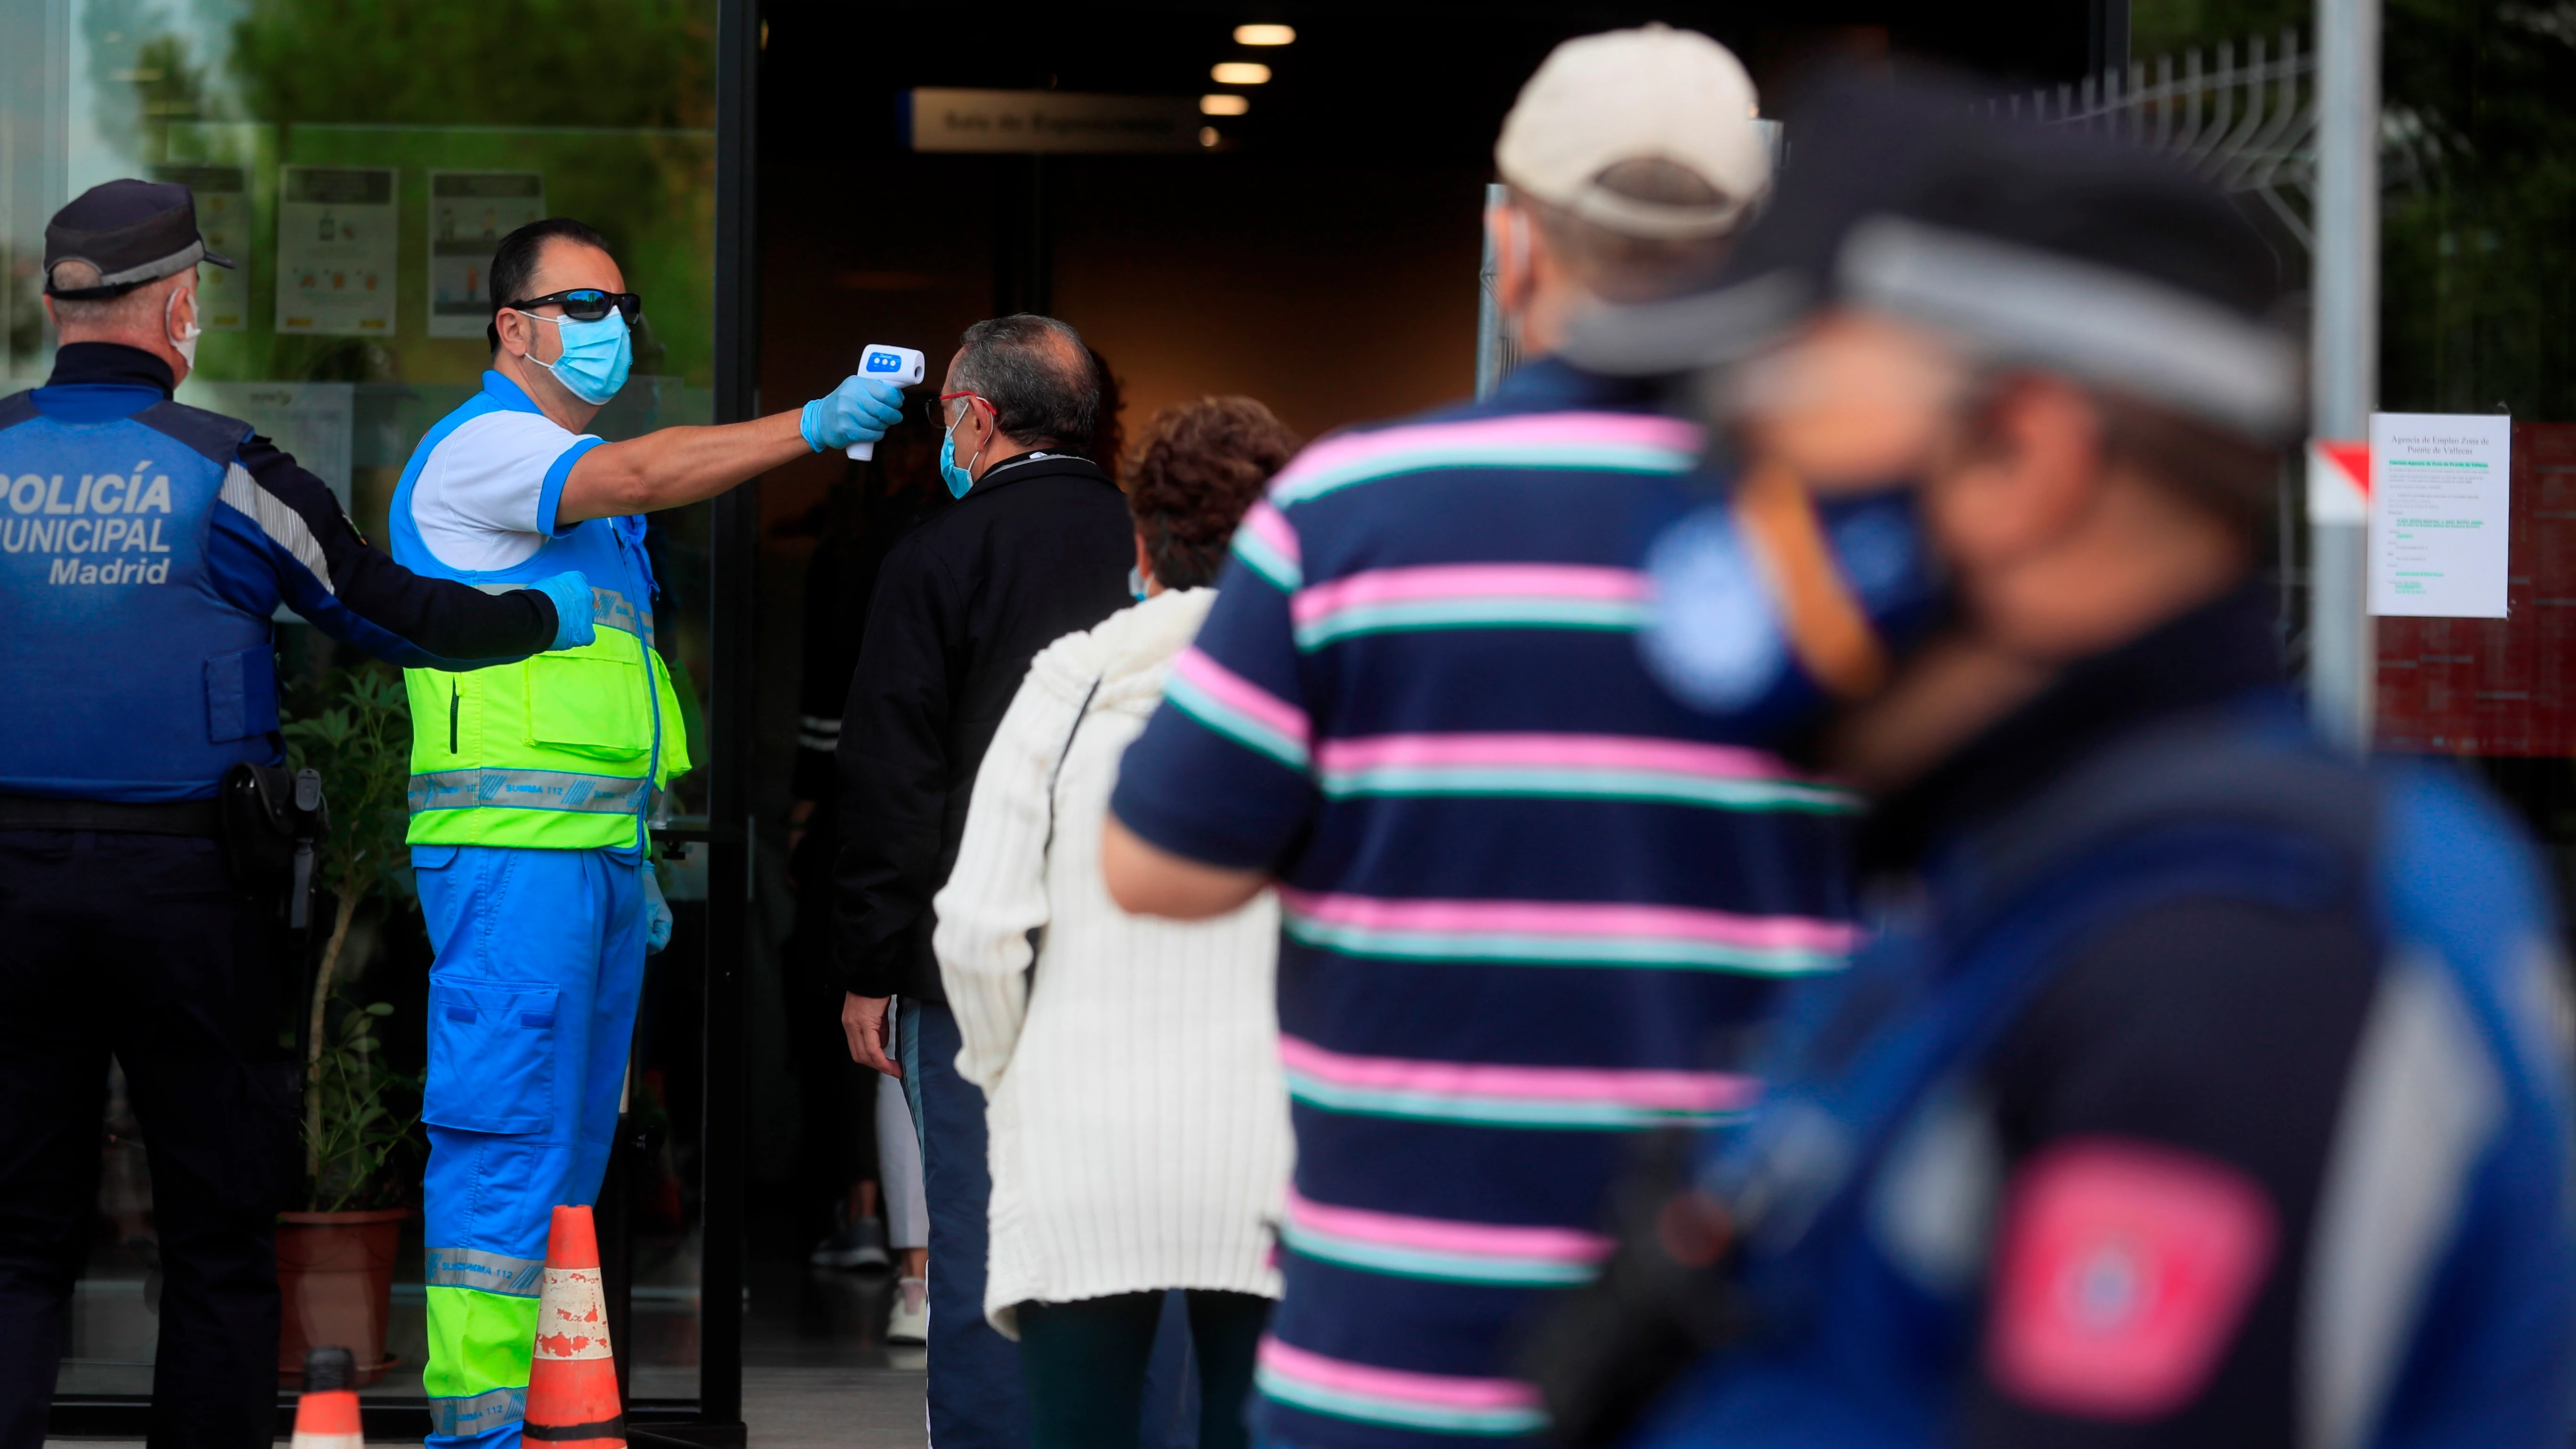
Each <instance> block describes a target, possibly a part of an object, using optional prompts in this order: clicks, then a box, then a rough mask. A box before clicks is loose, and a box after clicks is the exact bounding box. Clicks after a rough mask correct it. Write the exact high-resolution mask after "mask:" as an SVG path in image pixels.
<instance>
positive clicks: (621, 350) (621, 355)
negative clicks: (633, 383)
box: [519, 310, 635, 407]
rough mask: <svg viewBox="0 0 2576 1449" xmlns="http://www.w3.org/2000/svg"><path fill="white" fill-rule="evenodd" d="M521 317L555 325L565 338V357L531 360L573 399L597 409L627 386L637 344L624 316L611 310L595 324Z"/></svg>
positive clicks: (556, 318)
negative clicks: (539, 360)
mask: <svg viewBox="0 0 2576 1449" xmlns="http://www.w3.org/2000/svg"><path fill="white" fill-rule="evenodd" d="M519 315H520V316H522V317H536V319H537V320H538V321H540V322H552V323H553V324H555V331H556V332H557V333H559V334H560V335H561V336H562V337H563V356H561V357H558V358H556V359H555V360H554V361H552V362H537V359H536V358H535V357H534V356H533V355H532V356H530V357H529V358H528V360H529V361H530V362H537V366H539V367H542V368H544V369H545V370H546V371H548V372H551V373H553V374H554V375H555V381H557V382H560V383H562V384H563V385H564V388H565V390H566V391H568V392H570V393H571V394H572V395H573V396H574V397H577V398H580V399H581V400H582V401H583V402H586V403H588V404H590V405H591V406H592V407H598V406H600V405H602V404H604V403H606V402H607V401H608V400H609V399H610V398H613V397H615V396H617V390H618V389H619V388H621V387H624V386H625V385H626V370H627V369H628V368H630V367H632V366H634V365H635V343H634V339H633V338H632V337H630V336H629V335H628V333H627V330H626V316H625V314H624V313H622V312H617V311H613V310H612V311H611V312H610V313H609V314H608V315H607V316H605V317H602V318H600V319H599V320H598V321H596V322H580V321H576V320H574V319H573V318H570V317H538V316H537V314H536V313H534V312H522V313H520V314H519Z"/></svg>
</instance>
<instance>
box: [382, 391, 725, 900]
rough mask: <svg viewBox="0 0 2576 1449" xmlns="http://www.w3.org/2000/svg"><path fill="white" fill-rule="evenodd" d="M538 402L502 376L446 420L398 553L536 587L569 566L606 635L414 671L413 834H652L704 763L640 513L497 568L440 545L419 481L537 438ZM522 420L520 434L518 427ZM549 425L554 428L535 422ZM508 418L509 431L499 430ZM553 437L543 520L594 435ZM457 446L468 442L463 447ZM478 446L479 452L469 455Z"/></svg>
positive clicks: (433, 837) (398, 491)
mask: <svg viewBox="0 0 2576 1449" xmlns="http://www.w3.org/2000/svg"><path fill="white" fill-rule="evenodd" d="M504 414H530V415H538V416H542V415H541V414H538V409H537V405H536V404H535V403H534V402H531V401H530V400H529V399H528V395H527V394H526V393H525V392H523V391H521V390H520V388H519V386H518V384H516V383H514V382H512V381H510V380H509V379H508V378H506V377H504V376H502V375H501V374H500V373H498V372H486V373H485V374H483V390H482V391H481V392H480V393H478V394H476V395H475V396H474V397H472V398H470V399H468V400H467V401H466V402H465V404H464V405H463V406H461V407H459V408H457V409H456V411H454V412H452V413H449V414H448V415H447V416H446V417H444V418H441V419H440V420H439V421H438V422H437V423H436V424H435V425H433V426H432V427H431V428H430V430H429V432H428V433H427V434H425V435H424V436H423V437H422V438H421V440H420V445H419V446H418V447H416V448H414V449H413V450H412V455H411V461H410V462H409V463H407V464H405V465H404V467H403V474H402V481H401V482H400V483H398V484H397V485H396V486H395V488H394V498H393V507H392V508H391V509H390V510H389V514H388V517H387V519H386V522H387V525H388V527H389V531H390V532H391V533H392V535H393V538H392V544H393V555H394V558H395V560H396V561H397V562H399V563H401V564H402V565H403V566H404V567H405V568H408V569H410V570H412V571H413V572H415V573H420V574H426V575H432V576H435V577H441V578H451V579H460V580H462V581H464V582H466V583H470V584H479V585H483V586H485V587H489V588H524V587H526V586H527V585H530V584H533V583H535V582H537V581H538V580H539V579H543V578H548V577H550V576H552V575H555V574H560V573H564V572H566V571H568V570H579V571H580V572H581V574H582V575H583V577H585V578H587V579H589V580H590V586H591V587H590V592H591V602H592V618H593V623H594V624H595V626H596V637H595V638H594V639H593V641H592V642H591V643H589V644H585V645H583V646H582V647H581V648H578V649H565V650H560V651H557V652H555V653H551V654H539V655H537V656H535V657H533V658H530V659H526V660H523V661H521V662H519V663H517V664H499V665H494V666H492V667H490V668H487V669H477V670H473V671H471V672H468V673H462V674H455V673H449V672H448V671H446V670H443V669H406V670H404V671H403V679H404V682H405V683H406V684H407V685H409V687H410V692H411V830H410V836H409V838H410V841H411V843H412V844H414V845H509V846H530V847H535V848H538V849H543V850H590V849H597V848H600V847H603V846H607V847H615V846H630V845H631V846H641V845H643V844H644V843H645V820H646V817H647V815H648V813H649V811H650V807H651V804H652V796H653V792H654V791H655V790H657V789H661V788H663V787H665V786H667V785H669V784H670V783H671V779H672V777H673V776H675V775H678V774H680V773H681V772H683V771H685V770H687V769H688V768H689V740H688V730H687V728H686V727H685V726H683V725H682V724H681V722H680V706H679V699H678V697H677V696H676V695H674V694H673V693H672V690H671V677H670V674H669V672H668V671H667V670H665V669H664V668H663V665H662V658H661V656H660V655H659V654H656V653H655V652H654V651H653V614H652V608H653V568H652V564H651V563H650V562H649V561H648V560H647V558H646V557H645V553H644V520H643V519H641V518H632V517H630V518H591V519H585V520H583V521H581V522H579V523H575V524H572V525H570V526H569V527H565V528H562V529H560V530H558V531H556V532H553V533H551V534H549V535H548V536H547V537H546V539H545V541H544V542H543V543H541V544H540V545H538V547H537V549H536V551H535V552H534V553H531V554H530V555H528V556H527V557H526V558H524V559H522V560H520V561H518V562H517V563H514V564H511V565H509V566H508V567H505V568H498V569H466V568H458V567H455V566H453V565H451V564H449V563H448V562H447V561H445V560H443V559H441V558H439V557H438V555H437V554H436V553H435V552H434V551H432V550H431V548H430V547H429V545H428V542H427V540H425V539H424V538H423V537H422V536H421V533H420V527H419V523H418V520H417V519H416V518H415V517H414V516H413V511H412V492H413V489H414V487H415V486H416V485H417V484H418V483H419V481H420V478H421V475H422V472H423V470H424V469H425V468H428V467H429V466H431V464H432V463H433V461H434V460H438V459H441V458H442V457H444V458H448V460H449V462H448V463H447V464H442V465H441V466H449V465H452V464H455V463H457V462H458V461H460V458H461V460H462V461H463V462H465V463H467V464H470V466H471V467H472V468H473V469H478V470H482V471H489V470H490V469H491V468H492V467H494V466H495V465H494V461H493V458H492V457H491V456H490V454H489V452H488V449H490V448H491V447H492V446H493V439H494V438H496V437H497V438H501V439H503V440H505V441H506V440H507V439H510V438H521V437H524V436H525V435H526V433H527V431H528V428H527V420H526V419H514V418H510V417H507V416H496V415H504ZM510 424H517V425H518V427H517V428H516V430H515V431H513V430H512V429H511V428H509V427H507V426H504V425H510ZM534 426H535V427H536V429H537V430H538V431H539V432H544V431H547V430H548V427H549V425H547V424H544V423H537V424H535V425H534ZM496 429H498V431H496ZM551 431H552V432H553V433H554V434H556V435H558V436H560V437H561V438H562V439H564V440H566V442H565V443H564V444H555V443H548V444H547V445H546V446H547V447H549V448H552V449H553V451H552V452H551V453H550V454H548V453H540V454H539V455H538V456H536V457H535V458H534V459H533V460H532V463H533V466H534V467H536V468H538V469H541V470H542V471H543V474H544V476H543V477H542V479H539V480H536V481H537V483H538V486H539V499H540V501H539V504H538V507H537V518H538V526H539V527H540V528H541V529H551V528H553V527H554V525H555V505H556V501H557V500H558V499H559V498H560V497H561V496H562V491H563V486H564V480H565V479H566V477H568V476H569V475H570V473H571V471H572V466H573V464H574V463H575V462H576V461H577V460H578V459H579V458H580V457H581V456H582V454H584V453H586V452H588V451H589V450H590V449H591V448H594V447H597V446H599V443H600V440H599V439H598V438H595V437H589V436H582V437H579V438H575V437H574V435H572V434H571V433H569V432H565V431H564V430H562V429H560V428H553V429H551ZM449 450H457V451H456V453H454V454H451V453H450V451H449ZM469 455H470V456H469Z"/></svg>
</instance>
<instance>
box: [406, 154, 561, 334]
mask: <svg viewBox="0 0 2576 1449" xmlns="http://www.w3.org/2000/svg"><path fill="white" fill-rule="evenodd" d="M545 214H546V178H545V177H544V175H543V174H541V173H539V172H535V171H432V172H431V173H429V335H430V336H432V337H480V336H482V335H483V329H484V327H485V326H486V325H487V324H489V323H490V322H491V320H492V302H493V297H492V288H491V281H492V275H491V274H492V252H493V250H494V249H495V248H497V247H499V246H500V244H501V238H503V237H505V236H508V235H509V234H510V233H512V232H514V231H517V230H518V229H519V228H521V227H523V226H526V225H527V224H528V223H529V222H532V221H536V220H539V219H541V218H542V217H544V216H545ZM501 300H503V301H517V300H519V299H517V298H515V297H511V298H502V299H501Z"/></svg>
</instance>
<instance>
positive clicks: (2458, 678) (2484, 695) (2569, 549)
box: [2373, 422, 2576, 760]
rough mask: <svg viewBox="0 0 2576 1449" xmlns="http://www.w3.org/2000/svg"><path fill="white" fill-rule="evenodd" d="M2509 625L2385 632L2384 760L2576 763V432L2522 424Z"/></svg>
mask: <svg viewBox="0 0 2576 1449" xmlns="http://www.w3.org/2000/svg"><path fill="white" fill-rule="evenodd" d="M2509 526H2510V527H2511V529H2512V530H2513V546H2512V554H2513V571H2512V573H2511V574H2510V575H2509V576H2508V577H2507V578H2506V580H2505V588H2506V591H2507V598H2508V600H2509V601H2510V602H2509V604H2508V608H2507V612H2506V616H2505V617H2504V618H2501V619H2461V618H2451V619H2406V618H2390V619H2381V620H2379V621H2378V626H2377V628H2376V629H2375V630H2374V631H2373V633H2374V634H2375V635H2376V636H2377V644H2378V654H2379V691H2378V692H2379V705H2378V709H2377V711H2376V724H2377V727H2378V733H2379V744H2380V747H2381V748H2382V749H2390V750H2417V751H2425V752H2430V753H2438V754H2458V755H2508V756H2525V757H2538V758H2547V759H2562V760H2563V759H2567V758H2570V757H2576V423H2530V422H2516V423H2515V424H2514V425H2513V509H2512V520H2511V523H2510V525H2509Z"/></svg>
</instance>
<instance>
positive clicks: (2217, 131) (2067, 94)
mask: <svg viewBox="0 0 2576 1449" xmlns="http://www.w3.org/2000/svg"><path fill="white" fill-rule="evenodd" d="M1986 105H1987V109H1988V110H1990V111H1992V112H1994V113H1995V114H1997V115H2003V116H2013V117H2023V118H2029V119H2035V120H2037V121H2039V122H2041V123H2043V124H2046V125H2054V126H2074V127H2080V128H2082V129H2084V130H2088V131H2105V132H2111V133H2114V134H2119V135H2125V136H2129V137H2133V138H2135V139H2136V140H2138V141H2139V142H2141V143H2143V144H2146V145H2151V146H2155V147H2158V148H2160V149H2163V150H2167V151H2171V152H2174V153H2175V154H2177V155H2180V156H2183V157H2186V158H2188V159H2189V160H2190V161H2191V163H2192V164H2194V165H2195V166H2198V167H2200V168H2201V169H2203V170H2205V171H2206V172H2208V173H2209V174H2210V175H2211V176H2212V177H2213V178H2215V179H2216V180H2217V181H2218V182H2219V183H2220V184H2221V185H2223V186H2225V187H2226V188H2227V189H2228V190H2229V191H2230V192H2233V193H2235V194H2237V195H2239V196H2243V197H2246V198H2248V199H2249V200H2252V201H2254V202H2255V203H2257V204H2259V205H2260V206H2261V207H2262V208H2263V209H2264V210H2265V211H2267V212H2269V213H2270V214H2271V215H2272V216H2273V217H2274V218H2275V219H2277V220H2278V221H2279V223H2280V225H2281V228H2282V230H2283V231H2284V232H2286V233H2287V234H2288V235H2289V236H2290V237H2292V238H2294V239H2295V240H2296V241H2297V242H2298V244H2299V246H2300V248H2301V249H2302V250H2307V249H2311V248H2312V247H2313V245H2314V242H2315V231H2314V228H2313V225H2312V223H2311V221H2310V218H2311V217H2312V216H2313V215H2314V214H2315V209H2316V175H2317V154H2316V141H2317V115H2318V108H2317V57H2316V52H2315V51H2314V50H2313V49H2308V48H2303V47H2302V45H2301V42H2300V35H2299V32H2298V31H2296V30H2284V31H2283V32H2281V34H2280V36H2279V38H2278V39H2277V40H2267V39H2265V38H2263V37H2261V36H2257V37H2255V38H2253V39H2251V40H2248V41H2246V42H2244V43H2243V45H2242V46H2239V45H2238V43H2237V42H2234V41H2227V42H2223V43H2221V44H2220V45H2218V46H2217V47H2216V48H2215V49H2214V50H2199V49H2194V50H2188V51H2185V52H2183V53H2182V55H2180V56H2179V57H2176V56H2172V55H2163V56H2158V57H2157V58H2156V59H2154V60H2153V61H2137V62H2134V63H2132V64H2130V65H2129V66H2127V67H2125V68H2123V69H2120V70H2112V71H2106V72H2104V73H2102V74H2100V75H2096V76H2088V77H2086V78H2085V79H2084V80H2083V81H2081V82H2069V83H2066V84H2062V85H2058V86H2055V87H2053V88H2046V89H2041V90H2035V91H2024V92H2019V93H2016V94H2013V95H2007V96H1998V97H1995V98H1994V99H1992V100H1989V101H1988V102H1987V103H1986Z"/></svg>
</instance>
